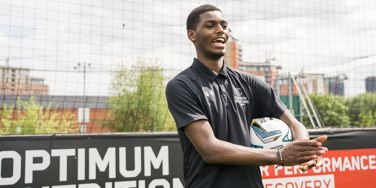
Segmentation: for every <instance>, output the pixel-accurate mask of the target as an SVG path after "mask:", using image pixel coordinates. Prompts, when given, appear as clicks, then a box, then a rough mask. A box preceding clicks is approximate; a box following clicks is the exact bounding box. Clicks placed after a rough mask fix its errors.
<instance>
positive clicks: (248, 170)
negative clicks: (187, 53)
mask: <svg viewBox="0 0 376 188" xmlns="http://www.w3.org/2000/svg"><path fill="white" fill-rule="evenodd" d="M166 96H167V101H168V106H169V109H170V112H171V114H172V115H173V117H174V119H175V122H176V126H177V128H178V133H179V138H180V142H181V145H182V149H183V152H184V175H185V183H186V185H185V187H190V188H191V187H192V188H201V187H202V188H211V187H213V188H214V187H215V188H222V187H223V188H229V187H236V188H242V187H244V188H251V187H252V188H259V187H263V185H262V182H261V174H260V170H259V168H258V167H257V166H236V165H209V164H207V163H205V162H204V161H203V159H202V158H201V156H200V155H199V153H198V152H197V150H196V149H195V148H194V146H193V145H192V143H191V142H190V141H189V139H188V138H187V136H186V135H185V133H184V127H185V126H187V125H189V124H190V123H192V122H194V121H197V120H202V119H204V120H208V122H209V123H210V125H211V127H212V129H213V132H214V134H215V136H216V137H217V138H218V139H221V140H224V141H227V142H231V143H234V144H239V145H243V146H249V145H250V134H249V127H250V123H251V121H252V119H253V118H260V117H277V118H279V117H280V116H281V115H282V113H283V112H284V110H285V107H284V106H283V105H281V104H282V103H281V102H280V101H279V100H278V99H277V98H276V97H275V95H274V92H273V90H272V89H271V88H270V86H269V85H267V84H266V83H265V82H263V81H261V80H259V79H257V78H256V77H254V76H252V75H250V74H246V73H241V72H237V71H234V70H232V69H230V68H228V67H227V66H223V68H222V70H221V71H220V73H219V74H216V73H214V72H213V71H211V70H210V69H209V68H207V67H206V66H205V65H204V64H202V63H201V62H200V61H199V60H198V59H194V62H193V64H192V66H191V67H189V68H187V69H186V70H184V71H183V72H181V73H180V74H178V75H177V76H176V77H174V78H173V79H172V80H171V81H169V83H168V84H167V87H166Z"/></svg>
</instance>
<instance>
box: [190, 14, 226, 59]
mask: <svg viewBox="0 0 376 188" xmlns="http://www.w3.org/2000/svg"><path fill="white" fill-rule="evenodd" d="M188 32H192V33H191V34H192V37H194V40H192V41H193V43H194V44H195V46H196V49H197V52H198V53H199V54H200V55H203V56H205V57H207V58H211V59H219V58H221V57H222V56H223V55H224V54H225V51H226V42H227V40H228V38H229V31H228V28H227V22H226V21H225V20H224V19H223V18H222V13H221V12H220V11H209V12H205V13H202V14H201V15H200V19H199V22H198V23H197V25H196V29H195V30H194V31H188ZM188 35H189V34H188Z"/></svg>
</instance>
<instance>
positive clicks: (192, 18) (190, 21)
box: [187, 4, 222, 30]
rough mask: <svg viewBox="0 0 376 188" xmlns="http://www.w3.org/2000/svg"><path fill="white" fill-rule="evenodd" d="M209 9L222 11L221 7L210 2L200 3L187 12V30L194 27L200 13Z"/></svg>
mask: <svg viewBox="0 0 376 188" xmlns="http://www.w3.org/2000/svg"><path fill="white" fill-rule="evenodd" d="M209 11H219V12H222V11H221V9H219V8H218V7H216V6H214V5H210V4H205V5H201V6H199V7H196V8H195V9H193V10H192V11H191V13H189V15H188V18H187V30H188V29H193V30H194V29H196V26H197V23H198V21H199V19H200V14H202V13H205V12H209Z"/></svg>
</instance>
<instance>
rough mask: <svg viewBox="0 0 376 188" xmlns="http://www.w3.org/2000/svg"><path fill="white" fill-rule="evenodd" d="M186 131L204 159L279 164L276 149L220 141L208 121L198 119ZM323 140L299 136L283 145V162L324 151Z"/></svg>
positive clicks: (293, 162)
mask: <svg viewBox="0 0 376 188" xmlns="http://www.w3.org/2000/svg"><path fill="white" fill-rule="evenodd" d="M184 131H185V134H186V135H187V137H188V138H189V140H190V141H191V143H192V144H193V145H194V147H195V148H196V150H197V151H198V153H199V154H200V155H201V157H202V158H203V160H204V161H205V162H207V163H209V164H232V165H270V164H280V159H279V158H278V156H277V150H273V149H253V148H250V147H246V146H241V145H236V144H233V143H230V142H226V141H223V140H219V139H217V138H216V137H215V135H214V133H213V130H212V128H211V126H210V124H209V122H208V121H207V120H199V121H195V122H193V123H191V124H189V125H187V126H186V127H185V128H184ZM320 146H321V143H320V142H318V141H315V140H307V139H298V140H295V141H294V142H291V143H290V144H288V145H287V146H285V147H284V148H283V160H284V161H283V162H284V165H296V164H301V163H304V162H307V161H310V160H313V159H315V158H316V157H317V156H319V155H321V154H322V151H320V149H319V148H320Z"/></svg>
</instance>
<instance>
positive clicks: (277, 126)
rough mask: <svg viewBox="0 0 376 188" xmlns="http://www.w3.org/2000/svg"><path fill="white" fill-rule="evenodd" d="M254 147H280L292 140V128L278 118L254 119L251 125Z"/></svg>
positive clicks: (252, 144)
mask: <svg viewBox="0 0 376 188" xmlns="http://www.w3.org/2000/svg"><path fill="white" fill-rule="evenodd" d="M250 136H251V143H250V146H251V147H253V148H264V149H279V148H282V147H283V146H285V145H286V144H287V143H289V142H291V141H292V134H291V130H290V128H289V127H288V126H287V125H286V124H285V123H284V122H283V121H282V120H279V119H277V118H272V117H265V118H259V119H254V120H253V121H252V124H251V127H250Z"/></svg>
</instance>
